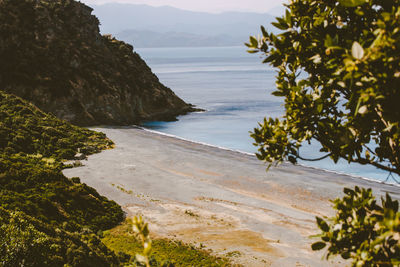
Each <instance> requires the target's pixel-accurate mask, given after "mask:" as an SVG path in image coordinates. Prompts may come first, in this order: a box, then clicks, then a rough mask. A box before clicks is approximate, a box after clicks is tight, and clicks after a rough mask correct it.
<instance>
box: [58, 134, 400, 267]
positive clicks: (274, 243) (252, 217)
mask: <svg viewBox="0 0 400 267" xmlns="http://www.w3.org/2000/svg"><path fill="white" fill-rule="evenodd" d="M94 130H97V131H101V132H104V133H105V134H107V136H108V137H109V138H111V139H112V140H113V141H114V142H115V144H116V147H115V149H113V150H107V151H104V152H102V153H100V154H96V155H92V156H90V157H89V159H88V160H87V161H83V164H84V166H83V167H78V168H73V169H66V170H65V171H64V174H65V175H66V176H68V177H75V176H78V177H80V178H81V181H82V182H84V183H86V184H88V185H90V186H92V187H94V188H96V189H97V190H98V192H99V193H100V194H102V195H104V196H107V197H108V198H110V199H113V200H115V201H116V202H117V203H119V204H120V205H121V206H123V207H124V209H125V210H126V211H127V213H128V216H131V215H139V214H140V215H142V216H144V217H145V219H146V220H147V221H148V222H149V224H150V230H151V232H152V234H153V236H155V237H168V238H172V239H177V240H182V241H184V242H187V243H192V244H195V245H197V246H200V245H202V246H205V247H206V248H210V249H212V250H213V251H214V252H215V254H217V255H230V256H231V258H232V260H233V261H234V262H236V263H240V264H243V265H244V266H344V265H346V263H345V262H343V261H342V260H340V259H337V260H336V261H335V262H328V261H325V260H321V258H322V256H323V253H322V252H319V253H316V252H313V251H311V249H310V244H311V243H313V242H315V241H316V240H315V239H312V238H310V236H311V235H313V234H317V233H318V229H317V227H316V224H315V216H331V215H332V214H333V210H332V208H331V203H330V201H329V200H331V199H334V198H336V197H340V196H342V190H343V187H354V186H355V185H359V186H363V187H371V188H373V190H374V192H375V194H377V195H382V194H385V193H386V192H390V193H391V194H392V196H393V197H394V198H397V199H399V198H400V187H397V186H393V185H387V184H380V183H377V182H371V181H367V180H362V179H359V178H355V177H350V176H346V175H339V174H335V173H331V172H326V171H323V170H318V169H313V168H308V167H302V166H293V165H290V164H283V165H281V166H280V167H276V168H272V169H271V170H270V171H269V172H266V171H265V167H266V165H265V164H264V163H262V162H260V161H258V160H257V159H256V158H255V156H250V155H246V154H243V153H238V152H233V151H228V150H223V149H219V148H215V147H211V146H206V145H201V144H195V143H192V142H189V141H184V140H180V139H176V138H173V137H168V136H164V135H159V134H156V133H151V132H148V131H145V130H142V129H140V128H135V127H125V128H96V129H94Z"/></svg>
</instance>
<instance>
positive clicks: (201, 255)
mask: <svg viewBox="0 0 400 267" xmlns="http://www.w3.org/2000/svg"><path fill="white" fill-rule="evenodd" d="M133 225H134V224H133V222H132V220H130V219H128V220H126V221H125V223H124V224H122V225H120V226H117V227H116V228H113V229H111V230H109V231H105V232H104V233H103V234H104V237H103V239H102V241H103V243H104V244H105V245H106V246H107V247H109V248H111V249H112V250H113V251H114V252H116V253H117V254H118V253H121V252H122V253H124V254H127V255H130V256H131V258H132V259H135V256H136V254H143V242H142V240H141V239H140V236H139V237H138V236H137V235H136V234H135V232H134V230H133ZM151 248H152V252H151V257H150V264H151V266H230V264H229V261H228V260H227V259H225V258H218V257H215V256H212V255H211V254H210V252H209V251H206V250H203V249H200V248H196V247H193V246H190V245H186V244H183V243H182V242H179V241H171V240H166V239H154V240H152V241H151Z"/></svg>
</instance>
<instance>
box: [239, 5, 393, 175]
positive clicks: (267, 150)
mask: <svg viewBox="0 0 400 267" xmlns="http://www.w3.org/2000/svg"><path fill="white" fill-rule="evenodd" d="M273 25H274V26H275V27H276V28H278V29H279V30H280V33H278V34H273V33H268V32H267V31H266V30H265V29H264V27H262V37H260V38H256V37H251V38H250V42H249V43H248V44H247V45H248V47H249V49H250V50H249V51H250V52H262V53H264V54H265V56H266V58H265V60H264V63H268V64H270V65H272V66H274V67H275V68H277V69H278V76H277V81H276V85H277V90H276V91H275V92H274V93H273V94H274V95H275V96H280V97H284V99H285V110H286V112H285V114H284V116H283V118H281V119H272V118H269V119H265V120H264V122H263V123H260V125H259V128H256V129H254V132H253V133H252V137H253V138H254V139H255V143H256V145H257V146H258V147H259V150H258V151H259V153H258V157H259V158H260V159H263V160H266V161H269V162H278V163H279V162H282V161H284V160H289V161H291V162H293V163H295V162H297V160H298V159H303V158H302V156H301V154H300V148H301V146H302V145H303V144H304V143H306V142H311V140H317V141H318V142H319V143H320V144H321V146H322V148H321V152H324V153H325V155H326V157H328V156H329V157H330V158H332V159H333V160H334V161H335V162H337V161H338V159H339V158H343V159H345V160H347V161H348V162H357V163H361V164H371V165H373V166H376V167H378V168H380V169H383V170H387V171H390V172H393V173H397V174H400V125H399V120H400V109H399V108H398V103H399V102H400V90H398V88H399V86H400V68H399V66H400V45H399V44H400V2H399V1H398V0H390V1H389V0H329V1H326V0H293V1H291V2H290V4H288V5H287V10H286V14H285V15H284V16H283V17H278V18H277V21H276V22H274V23H273Z"/></svg>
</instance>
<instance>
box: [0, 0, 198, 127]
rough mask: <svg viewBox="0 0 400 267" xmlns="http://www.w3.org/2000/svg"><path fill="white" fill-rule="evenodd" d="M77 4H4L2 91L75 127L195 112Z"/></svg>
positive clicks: (21, 0)
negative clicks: (102, 33) (102, 29)
mask: <svg viewBox="0 0 400 267" xmlns="http://www.w3.org/2000/svg"><path fill="white" fill-rule="evenodd" d="M91 12H92V9H91V8H90V7H87V6H85V5H84V4H82V3H80V2H75V1H73V0H18V1H16V0H0V59H1V64H0V90H5V91H7V92H10V93H13V94H16V95H18V96H20V97H22V98H25V99H27V100H29V101H31V102H33V103H34V104H36V105H37V106H38V107H39V108H41V109H43V110H44V111H47V112H52V113H53V114H55V115H56V116H57V117H59V118H62V119H66V120H68V121H70V122H72V123H74V124H78V125H96V124H132V123H137V122H139V121H143V120H173V119H174V118H175V117H176V116H177V115H180V114H185V113H187V112H189V111H192V110H193V107H192V106H191V105H190V104H186V103H185V102H184V101H183V100H181V99H180V98H179V97H177V96H176V95H175V94H174V93H173V92H172V91H171V90H170V89H169V88H167V87H165V86H164V85H162V84H161V83H160V82H159V80H158V78H157V77H156V76H155V75H154V74H153V73H152V72H151V70H150V68H149V67H148V66H147V65H146V63H145V62H144V61H143V60H142V59H141V58H140V56H139V55H138V54H137V53H135V52H133V47H132V46H130V45H128V44H126V43H124V42H121V41H118V40H116V39H114V38H112V37H110V36H102V35H100V33H99V21H98V20H97V18H96V17H95V16H93V15H91Z"/></svg>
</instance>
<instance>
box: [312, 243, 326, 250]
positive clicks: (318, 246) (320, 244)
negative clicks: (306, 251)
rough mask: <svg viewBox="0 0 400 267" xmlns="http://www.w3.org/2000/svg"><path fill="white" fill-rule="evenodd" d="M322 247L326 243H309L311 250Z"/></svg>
mask: <svg viewBox="0 0 400 267" xmlns="http://www.w3.org/2000/svg"><path fill="white" fill-rule="evenodd" d="M324 247H326V244H325V243H324V242H315V243H314V244H312V245H311V248H312V250H321V249H323V248H324Z"/></svg>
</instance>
